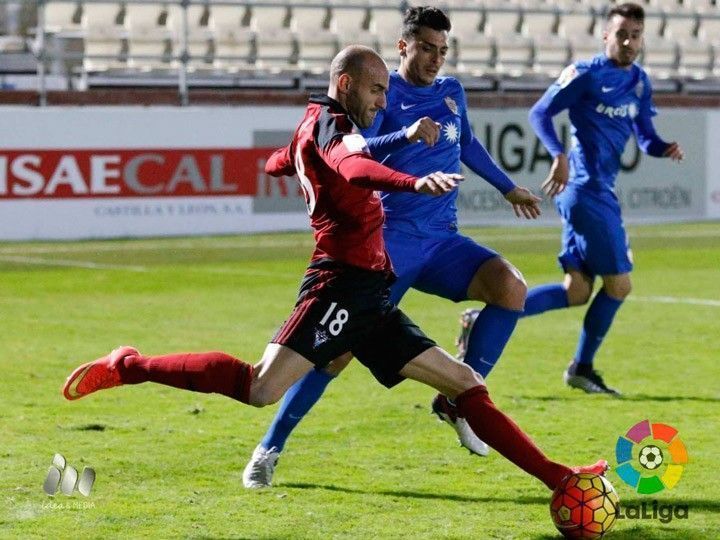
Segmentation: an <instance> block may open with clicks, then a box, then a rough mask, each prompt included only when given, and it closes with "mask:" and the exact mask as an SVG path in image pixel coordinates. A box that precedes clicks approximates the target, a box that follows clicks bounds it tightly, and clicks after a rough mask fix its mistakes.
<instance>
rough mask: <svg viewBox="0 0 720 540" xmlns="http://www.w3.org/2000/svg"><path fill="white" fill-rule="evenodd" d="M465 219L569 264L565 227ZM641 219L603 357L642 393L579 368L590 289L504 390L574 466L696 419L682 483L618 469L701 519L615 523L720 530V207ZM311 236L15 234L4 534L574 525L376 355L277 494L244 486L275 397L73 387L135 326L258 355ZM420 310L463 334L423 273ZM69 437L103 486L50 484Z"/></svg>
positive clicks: (319, 422)
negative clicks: (609, 392) (500, 225)
mask: <svg viewBox="0 0 720 540" xmlns="http://www.w3.org/2000/svg"><path fill="white" fill-rule="evenodd" d="M466 232H468V233H469V234H470V235H471V236H473V237H474V238H476V239H477V240H478V241H480V242H481V243H485V244H487V245H489V246H491V247H493V248H495V249H498V250H499V251H500V252H502V253H503V254H504V255H505V256H506V257H507V258H509V259H510V260H511V261H513V263H514V264H515V265H516V266H518V267H519V268H520V269H521V270H522V271H523V273H524V275H525V277H526V279H527V280H528V282H529V284H530V285H531V286H532V285H536V284H540V283H544V282H548V281H557V280H558V279H559V278H560V273H559V271H558V270H557V268H556V266H555V259H554V254H555V252H556V250H557V247H558V243H559V242H558V237H559V235H558V231H557V230H556V229H531V230H530V229H510V230H508V229H503V230H500V229H473V230H469V231H466ZM630 234H631V238H632V242H633V248H634V252H635V263H636V271H635V273H634V285H635V288H634V291H633V299H631V300H628V301H627V302H626V304H625V306H624V307H623V308H622V310H621V311H620V312H619V315H618V317H617V319H616V321H615V325H614V326H613V328H612V331H611V333H610V335H609V337H608V339H607V340H606V343H605V344H604V346H603V348H602V349H601V352H600V354H599V357H598V361H597V366H598V367H599V368H600V369H604V370H605V374H606V380H607V381H608V382H609V383H610V384H611V385H613V386H617V387H619V388H620V389H621V390H622V391H623V392H624V393H625V398H624V399H611V398H607V397H605V396H588V395H585V394H583V393H581V392H579V391H577V390H571V389H568V388H566V387H565V386H564V385H563V384H562V380H561V374H562V371H563V369H564V368H565V366H566V364H567V362H568V360H569V359H570V357H571V355H572V354H573V352H574V349H575V344H576V340H577V335H578V331H579V329H580V326H581V321H582V317H583V313H584V309H583V308H575V309H571V310H563V311H556V312H553V313H548V314H545V315H542V316H540V317H535V318H530V319H527V320H523V321H521V322H520V324H519V325H518V328H517V331H516V333H515V335H514V337H513V338H512V340H511V342H510V344H509V346H508V348H507V350H506V353H505V354H504V357H503V358H502V359H501V361H500V363H499V365H498V367H497V368H496V370H495V371H494V372H493V374H492V375H491V376H490V378H489V381H488V383H489V387H490V391H491V395H492V396H493V398H494V400H495V402H496V403H497V404H498V405H499V406H500V407H502V408H503V409H504V410H505V411H506V412H508V413H509V414H511V415H512V416H513V417H514V418H515V419H516V420H517V421H518V423H519V424H520V425H521V426H523V427H524V428H525V429H526V430H527V431H528V432H529V433H530V434H531V435H532V436H533V437H534V439H535V440H536V441H537V442H538V443H539V444H540V445H541V447H542V448H543V449H544V450H545V451H546V452H547V453H548V454H549V455H550V456H552V457H553V458H555V459H558V460H561V461H564V462H568V463H570V464H581V463H590V462H593V461H595V460H596V459H598V458H600V457H605V458H607V459H608V460H609V461H610V462H611V464H614V446H615V441H616V439H617V437H618V436H619V435H621V434H624V433H625V431H626V430H627V429H628V428H629V427H630V426H632V425H634V424H635V423H637V422H639V421H640V420H643V419H645V418H649V419H650V420H651V421H653V422H664V423H667V424H670V425H673V426H675V427H676V428H678V429H679V431H680V436H681V437H682V439H683V440H684V442H685V444H686V447H687V449H688V452H689V455H690V461H691V463H690V464H689V465H688V466H687V467H686V469H685V472H684V474H683V477H682V479H681V480H680V482H679V484H678V485H677V486H676V487H675V489H673V490H672V491H668V490H666V491H663V492H661V493H659V494H657V495H656V496H654V497H653V496H650V497H643V496H640V495H637V494H634V492H633V490H632V489H631V488H630V487H628V486H626V485H625V484H623V482H622V481H621V480H620V479H619V478H618V477H617V475H615V474H614V473H613V472H610V473H609V475H608V477H609V478H610V480H611V481H612V482H613V484H614V485H615V487H616V489H617V491H618V493H619V495H620V498H621V501H622V502H623V503H625V504H626V505H628V504H639V503H641V502H643V501H645V502H647V503H648V504H651V502H652V500H653V499H657V500H658V502H659V503H660V504H687V505H688V506H689V517H688V519H686V520H673V521H672V522H670V523H667V524H662V523H660V522H659V521H658V520H628V519H625V520H623V521H620V522H618V523H617V524H616V526H615V529H614V530H613V531H612V533H611V535H612V537H614V538H633V539H636V538H648V539H656V538H657V539H665V538H668V539H669V538H680V537H682V538H711V537H716V534H717V531H718V530H720V517H719V512H720V484H718V482H716V481H715V476H716V472H715V470H716V468H717V449H718V448H719V447H720V433H719V432H718V429H717V419H718V418H720V388H719V385H720V382H719V381H720V377H719V375H720V369H719V368H718V364H717V362H718V358H719V357H720V346H719V345H718V341H717V336H718V320H720V305H718V301H720V285H718V261H720V224H718V223H709V224H707V223H706V224H686V225H663V226H643V227H631V228H630ZM310 249H311V237H310V235H309V234H285V235H258V236H246V237H222V238H196V239H153V240H128V241H109V242H76V243H22V244H19V243H6V244H0V313H1V314H2V332H3V337H2V340H1V341H0V369H1V370H2V376H1V377H0V380H2V383H1V385H2V391H1V392H0V400H2V403H1V405H2V406H1V407H0V429H1V430H2V436H1V439H0V440H2V444H1V445H0V464H1V465H2V468H1V470H2V482H1V483H0V488H1V489H2V497H3V501H2V504H0V537H7V538H30V537H37V538H48V537H58V538H62V537H77V538H112V537H155V538H161V537H163V538H164V537H201V538H207V537H212V538H462V539H467V538H503V539H504V538H513V537H514V538H546V537H547V538H551V537H556V536H557V534H556V533H555V530H554V528H553V525H552V523H551V520H550V516H549V511H548V502H549V499H550V493H549V492H548V491H547V490H546V489H545V488H544V487H543V486H542V485H541V484H540V482H539V481H537V480H535V479H532V478H530V477H528V476H526V475H525V474H524V473H522V472H520V470H518V469H516V468H515V467H514V466H512V465H511V464H509V463H508V462H507V461H505V460H504V459H502V458H501V457H500V456H499V455H498V454H497V453H495V452H493V453H492V454H491V455H490V457H488V458H486V459H480V458H477V457H473V456H470V455H468V453H467V452H465V451H463V450H462V449H460V448H459V447H458V444H457V442H456V441H455V437H454V433H453V432H452V431H451V429H450V428H449V427H448V426H446V425H444V424H441V423H439V422H437V421H435V420H434V419H433V418H432V417H431V416H430V414H429V403H430V400H431V397H432V395H433V392H432V391H431V390H429V389H428V388H425V387H423V386H421V385H420V384H417V383H414V382H406V383H404V384H402V385H400V386H399V387H398V388H396V389H394V390H392V391H386V390H385V389H383V388H382V387H381V386H379V385H378V384H376V383H375V382H374V381H373V380H372V379H371V377H370V375H369V374H368V373H367V372H366V371H365V370H364V369H363V368H362V367H361V366H360V365H359V364H356V363H353V364H352V366H351V367H350V368H349V369H348V370H347V371H346V372H345V373H344V374H343V375H342V376H341V378H340V379H339V380H338V381H337V382H335V383H334V384H332V385H330V387H329V388H328V391H327V393H326V396H325V397H324V398H323V399H322V400H321V402H320V403H319V405H318V406H317V407H316V408H315V410H314V411H313V412H312V413H311V414H310V415H309V416H308V417H307V418H306V420H305V422H304V423H302V424H301V426H300V428H299V429H298V430H297V431H296V433H295V435H294V437H293V438H292V439H291V440H290V442H289V444H288V445H287V447H286V451H285V453H284V454H283V456H282V458H281V460H280V463H279V467H278V469H277V472H276V476H275V483H276V485H275V487H274V488H273V489H271V490H264V491H260V492H256V491H247V490H245V489H243V488H242V483H241V474H242V469H243V467H244V465H245V463H246V461H247V459H248V458H249V456H250V454H251V453H252V450H253V448H254V447H255V445H256V444H257V442H258V441H259V439H260V438H261V436H262V434H263V433H264V429H265V428H266V426H267V425H268V423H269V421H270V419H271V418H272V416H273V414H274V412H275V410H276V406H273V407H268V408H266V409H260V410H258V409H252V408H249V407H246V406H242V405H240V404H238V403H236V402H233V401H231V400H229V399H227V398H223V397H221V396H215V395H205V394H196V393H191V392H184V391H180V390H176V389H172V388H167V387H162V386H159V385H140V386H135V387H124V388H120V389H113V390H110V391H105V392H102V393H100V394H96V395H93V396H90V397H89V398H85V399H83V400H81V401H79V402H76V403H70V402H66V401H65V400H64V399H63V398H62V397H61V395H60V386H61V385H62V383H63V381H64V379H65V377H66V376H67V375H68V374H69V373H70V371H71V370H72V369H73V368H74V367H75V366H76V365H77V364H78V363H80V362H84V361H87V360H90V359H93V358H95V357H97V356H100V355H102V354H105V353H107V352H108V351H109V350H110V349H111V348H113V347H115V346H117V345H119V344H133V345H136V346H137V347H139V348H140V350H141V351H144V352H146V353H150V354H155V353H163V352H170V351H178V350H198V351H199V350H213V349H219V350H225V351H228V352H231V353H233V354H236V355H237V356H239V357H241V358H243V359H247V360H254V359H256V358H258V357H259V355H260V354H261V352H262V350H263V348H264V345H265V343H266V341H267V340H268V339H269V337H270V336H271V335H272V333H273V331H274V329H275V328H276V327H277V325H278V324H279V323H281V322H282V320H283V318H284V317H285V316H286V315H287V314H288V313H289V312H290V309H291V306H292V304H293V302H294V300H295V295H296V292H297V286H298V284H299V281H300V277H301V274H302V271H303V269H304V268H305V265H306V262H307V258H308V254H309V252H310ZM83 266H87V267H83ZM657 297H673V298H678V299H688V298H690V299H693V298H694V299H709V300H714V302H715V304H714V305H713V304H712V303H711V305H695V304H690V303H682V302H680V303H665V301H663V299H662V298H657ZM469 305H471V304H467V303H466V304H465V305H464V306H463V307H466V306H469ZM403 308H404V309H405V310H406V311H407V312H408V313H409V314H410V315H411V317H413V318H414V319H415V320H416V321H417V322H418V323H419V324H420V325H421V326H422V327H423V328H424V329H425V330H426V331H427V332H428V333H429V335H431V336H433V337H435V338H436V339H437V340H438V341H439V343H440V344H441V345H443V346H444V347H446V348H447V349H448V350H450V351H454V347H453V340H454V337H455V335H456V332H457V329H458V324H457V321H458V314H459V312H460V309H461V306H460V305H454V304H452V303H450V302H448V301H445V300H441V299H437V298H431V297H429V296H425V295H422V294H420V293H416V292H411V293H410V294H409V295H408V296H407V297H406V298H405V300H404V302H403ZM55 452H60V453H62V454H64V455H65V457H66V458H67V460H68V463H69V464H70V465H73V466H75V467H76V468H77V469H78V470H80V469H81V468H82V467H83V466H92V467H94V468H95V470H96V471H97V480H96V483H95V486H94V488H93V492H92V494H91V496H90V497H89V498H85V497H82V496H80V495H79V494H75V495H74V496H72V497H66V496H64V495H57V496H56V497H54V498H50V497H48V496H46V495H45V494H44V493H43V491H42V483H43V480H44V478H45V474H46V472H47V469H48V466H49V465H50V462H51V459H52V456H53V454H54V453H55ZM713 531H715V532H713Z"/></svg>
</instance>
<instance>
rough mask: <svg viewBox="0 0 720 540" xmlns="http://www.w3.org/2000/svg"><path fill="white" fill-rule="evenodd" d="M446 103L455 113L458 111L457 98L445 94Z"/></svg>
mask: <svg viewBox="0 0 720 540" xmlns="http://www.w3.org/2000/svg"><path fill="white" fill-rule="evenodd" d="M445 105H447V106H448V109H450V112H451V113H453V114H457V113H458V106H457V103H455V100H454V99H453V98H451V97H450V96H445Z"/></svg>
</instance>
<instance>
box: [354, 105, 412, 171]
mask: <svg viewBox="0 0 720 540" xmlns="http://www.w3.org/2000/svg"><path fill="white" fill-rule="evenodd" d="M386 114H387V113H386V111H385V110H382V109H381V110H380V111H378V113H377V115H376V116H375V121H374V122H373V125H372V126H370V127H369V128H365V129H364V130H362V134H363V136H364V137H365V140H366V141H367V145H368V148H369V149H370V153H371V154H372V155H373V157H374V158H375V159H377V160H378V161H382V160H383V159H385V158H386V157H387V156H389V155H390V154H392V153H393V152H397V151H398V150H401V149H403V148H405V147H406V146H407V145H408V144H410V141H408V139H407V128H406V127H405V126H403V127H402V129H399V130H397V131H392V132H390V133H385V134H383V135H378V133H380V131H381V129H382V124H383V122H384V120H385V115H386Z"/></svg>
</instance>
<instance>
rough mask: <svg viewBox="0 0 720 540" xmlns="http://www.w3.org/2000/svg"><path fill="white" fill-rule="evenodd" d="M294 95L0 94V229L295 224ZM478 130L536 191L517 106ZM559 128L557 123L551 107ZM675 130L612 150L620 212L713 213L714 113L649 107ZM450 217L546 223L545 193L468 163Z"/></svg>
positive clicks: (219, 229)
mask: <svg viewBox="0 0 720 540" xmlns="http://www.w3.org/2000/svg"><path fill="white" fill-rule="evenodd" d="M303 111H304V108H303V107H298V106H288V107H275V106H273V107H188V108H178V107H56V108H55V107H54V108H34V107H0V118H2V120H3V125H4V127H5V130H4V134H3V138H2V140H0V239H4V240H24V239H74V238H78V239H79V238H113V237H127V236H163V235H189V234H229V233H243V232H257V231H276V230H302V229H307V227H308V217H307V213H306V211H305V204H304V200H303V195H302V191H301V189H300V188H299V185H298V183H297V181H296V179H294V178H280V179H276V178H271V177H269V176H267V175H265V173H264V171H263V169H264V164H265V160H266V159H267V157H268V155H269V154H270V152H271V151H272V149H273V148H274V147H277V146H280V145H282V144H285V143H286V142H287V140H288V138H289V136H290V133H291V132H292V130H293V129H294V127H295V125H296V124H297V122H298V121H299V120H300V118H301V117H302V114H303ZM470 120H471V122H472V124H473V126H474V129H475V133H476V135H477V136H478V138H479V139H480V141H481V142H482V143H483V144H484V145H485V146H486V147H487V148H488V150H489V151H490V153H491V154H492V155H493V157H494V158H495V159H496V161H498V163H499V164H500V166H501V167H503V168H504V169H506V170H507V171H508V173H509V174H510V176H511V177H512V178H513V179H515V181H516V182H517V183H518V184H521V185H526V186H528V187H530V188H531V189H533V190H535V191H536V192H537V191H539V185H540V183H541V181H542V179H543V178H544V177H545V175H546V174H547V171H548V167H549V163H550V160H549V157H548V155H547V153H546V152H545V150H544V148H543V147H542V145H541V144H540V143H539V141H538V140H537V138H536V137H535V135H534V134H533V133H532V130H531V129H530V126H529V123H528V121H527V111H526V110H525V109H520V108H517V109H503V110H497V109H475V110H471V112H470ZM556 126H557V128H558V132H559V133H563V134H564V136H565V137H568V136H569V135H568V133H569V132H568V127H567V121H566V120H564V119H563V118H562V117H559V119H558V121H557V122H556ZM656 126H657V128H658V132H659V133H660V134H661V136H663V137H664V138H665V139H666V140H678V141H680V142H681V144H682V145H683V146H684V148H685V149H686V154H687V159H686V160H685V161H684V162H683V163H682V164H680V165H677V164H673V163H670V162H669V161H668V160H662V159H654V158H649V157H647V156H644V155H642V154H640V153H639V152H638V150H637V147H636V145H635V144H634V142H631V143H630V144H628V148H627V149H626V152H625V154H624V156H623V164H624V171H623V172H622V173H621V175H620V178H619V179H618V184H617V186H618V195H619V197H620V200H621V202H622V205H623V211H624V215H625V217H626V219H627V220H628V221H629V222H633V221H670V220H690V219H707V218H718V217H720V152H718V151H717V148H720V134H719V133H720V113H718V112H715V111H709V110H688V109H666V110H663V111H661V113H660V115H659V116H658V117H657V118H656ZM466 175H467V180H466V182H464V183H463V185H462V187H461V189H460V196H459V198H458V210H459V220H460V224H461V225H489V224H511V225H518V224H533V223H540V224H551V223H557V217H556V214H555V211H554V208H553V204H552V201H549V200H545V201H544V202H543V209H544V212H543V217H542V218H541V219H540V220H538V221H537V222H530V223H528V222H526V221H524V220H518V219H517V218H515V216H514V215H513V213H512V211H511V209H510V207H509V205H508V204H507V203H506V202H505V201H504V199H503V198H502V196H501V195H500V194H499V193H498V192H497V191H496V190H495V189H494V188H492V187H491V186H490V185H489V184H487V183H486V182H484V181H482V180H481V179H479V178H477V177H475V175H473V174H472V173H470V172H469V171H466Z"/></svg>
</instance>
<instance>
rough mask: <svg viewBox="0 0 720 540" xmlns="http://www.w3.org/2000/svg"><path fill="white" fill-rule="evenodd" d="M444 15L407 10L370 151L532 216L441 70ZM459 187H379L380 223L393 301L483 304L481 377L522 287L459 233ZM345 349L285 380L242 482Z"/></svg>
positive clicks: (447, 416)
mask: <svg viewBox="0 0 720 540" xmlns="http://www.w3.org/2000/svg"><path fill="white" fill-rule="evenodd" d="M450 26H451V25H450V20H449V19H448V17H447V15H445V13H443V12H442V11H441V10H440V9H437V8H434V7H412V8H409V9H408V10H407V12H406V14H405V18H404V21H403V29H402V37H401V39H400V40H399V42H398V47H399V51H400V67H399V69H398V71H397V72H393V73H391V75H390V87H389V90H388V94H387V106H386V108H385V110H384V111H382V110H381V111H379V112H378V114H377V117H376V118H375V122H374V123H373V125H372V126H371V127H370V128H367V129H365V130H363V135H364V136H365V138H366V139H367V143H368V147H369V148H370V151H371V153H372V155H373V157H374V158H375V159H377V160H378V161H380V162H382V163H383V164H385V165H387V166H389V167H392V168H394V169H396V170H399V171H402V172H405V173H408V174H414V175H421V176H422V175H423V174H424V171H428V172H431V171H435V170H440V169H442V170H444V171H448V172H460V170H461V166H460V162H461V161H462V163H464V164H465V165H466V166H468V167H469V168H470V169H472V170H473V171H474V172H476V173H477V174H478V175H480V176H481V177H483V178H484V179H485V180H487V181H488V182H489V183H490V184H492V185H493V186H494V187H496V188H497V189H498V190H499V191H500V192H501V193H502V194H503V195H504V196H505V198H506V199H507V200H508V201H509V202H510V203H511V204H512V206H513V209H514V211H515V213H516V215H517V216H518V217H525V218H536V217H537V216H538V215H539V213H540V210H539V206H538V202H539V201H540V198H539V197H536V196H535V195H533V194H532V193H531V192H530V191H529V190H528V189H526V188H524V187H519V186H516V185H515V183H514V182H513V181H512V180H511V179H510V178H508V176H507V175H506V174H505V173H504V172H503V171H502V170H501V169H500V168H499V167H498V166H497V165H496V164H495V162H494V161H493V159H492V158H491V157H490V155H489V154H488V152H487V151H486V150H485V148H483V146H482V145H481V144H480V142H479V141H478V140H477V138H476V137H475V136H474V135H473V132H472V129H471V127H470V123H469V121H468V117H467V104H466V99H465V92H464V90H463V88H462V86H461V84H460V83H459V82H458V81H457V80H456V79H454V78H452V77H439V76H438V73H439V70H440V68H441V67H442V65H443V64H444V62H445V55H446V54H447V51H448V32H449V31H450ZM456 198H457V190H455V191H453V192H451V193H448V194H447V195H444V196H442V197H438V198H435V199H433V198H431V197H425V196H417V195H414V196H412V197H406V196H404V194H401V193H383V198H382V201H383V207H384V209H385V214H386V222H385V226H384V230H383V237H384V239H385V244H386V247H387V251H388V253H389V255H390V259H391V260H392V263H393V266H394V269H395V273H396V274H397V276H398V278H397V281H396V282H395V283H394V284H393V285H392V286H391V288H390V292H391V297H390V301H391V302H392V303H394V304H397V303H398V302H399V301H400V299H401V298H402V297H403V295H404V294H405V293H406V292H407V290H408V289H409V288H410V287H412V288H414V289H417V290H420V291H423V292H426V293H429V294H434V295H437V296H440V297H442V298H447V299H449V300H452V301H454V302H460V301H462V300H468V299H472V300H480V301H483V302H485V303H486V306H485V308H484V309H483V310H482V311H480V312H479V314H478V315H477V318H476V324H475V325H474V327H473V331H472V332H471V333H470V335H469V337H468V340H467V342H468V350H467V352H466V354H465V355H464V361H465V362H466V363H467V364H469V365H470V366H471V367H472V368H473V369H475V371H477V372H478V373H479V374H480V375H482V376H483V377H486V376H487V375H488V373H489V372H490V370H491V369H492V368H493V366H494V365H495V363H496V362H497V360H498V358H499V357H500V355H501V353H502V351H503V349H504V347H505V345H506V343H507V341H508V340H509V338H510V335H511V334H512V332H513V330H514V328H515V325H516V323H517V320H518V318H519V316H520V314H521V312H522V309H523V306H524V303H525V296H526V293H527V287H526V284H525V281H524V279H523V277H522V275H521V274H520V272H519V271H518V270H517V269H516V268H515V267H514V266H513V265H512V264H510V263H509V262H508V261H507V260H505V259H504V258H502V257H501V256H500V255H498V254H497V253H496V252H494V251H492V250H490V249H488V248H485V247H483V246H480V245H478V244H477V243H475V242H474V241H473V240H471V239H470V238H468V237H466V236H463V235H461V234H459V233H458V227H457V215H456V214H457V208H456V205H455V201H456ZM351 358H352V357H351V356H350V355H346V356H344V357H342V358H339V359H337V360H336V361H334V362H333V363H332V364H331V365H330V366H328V368H326V369H325V370H313V371H311V372H310V373H308V374H307V375H306V376H305V377H304V378H303V379H301V380H300V381H299V382H298V383H296V384H295V385H294V386H293V387H292V388H290V389H289V390H288V392H287V394H286V396H285V399H284V401H283V403H282V405H281V407H280V409H279V410H278V413H277V415H276V416H275V419H274V420H273V423H272V425H271V426H270V428H269V430H268V432H267V433H266V435H265V437H264V438H263V440H262V441H261V443H260V444H259V445H258V447H257V448H256V449H255V451H254V453H253V456H252V458H251V459H250V462H249V463H248V464H247V466H246V468H245V471H244V474H243V483H244V485H245V487H248V488H261V487H266V486H269V485H270V484H271V479H272V475H273V473H274V469H275V464H276V462H277V459H278V456H279V454H280V452H282V450H283V447H284V445H285V442H286V440H287V439H288V437H289V436H290V433H291V432H292V430H293V429H294V428H295V427H296V426H297V424H298V423H299V422H300V420H301V419H302V418H303V416H305V414H307V412H308V411H309V410H310V409H311V408H312V406H313V405H314V404H315V403H316V402H317V401H318V400H319V399H320V396H321V395H322V393H323V392H324V390H325V388H326V387H327V385H328V384H329V382H330V381H331V380H332V379H333V378H334V377H335V376H336V375H337V374H338V373H339V372H340V371H341V370H342V369H343V368H344V367H345V366H346V365H347V364H348V362H349V361H350V360H351ZM432 409H433V411H434V412H435V413H436V414H437V415H438V416H439V417H440V418H441V419H442V420H444V421H446V422H448V423H449V424H450V425H451V426H452V427H453V428H454V429H455V431H456V432H457V434H458V437H459V439H460V442H461V444H462V445H463V446H465V447H466V448H468V449H469V450H470V451H471V452H472V453H475V454H478V455H487V453H488V450H489V449H488V447H487V445H486V444H485V443H484V442H483V441H482V440H480V439H479V438H478V437H477V436H476V435H475V434H474V433H473V431H472V430H471V429H470V427H469V425H468V424H467V422H466V420H465V419H464V418H462V416H461V415H458V414H457V410H456V408H455V406H454V404H453V403H452V402H451V401H449V400H448V399H447V398H446V397H445V396H443V395H441V394H438V396H436V398H435V400H434V401H433V404H432Z"/></svg>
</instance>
